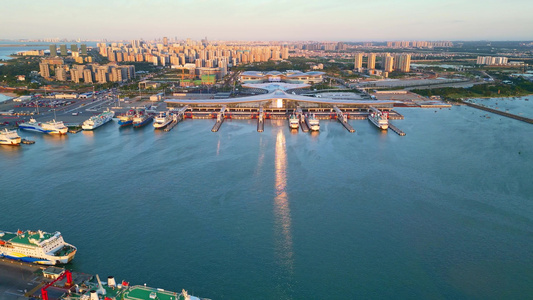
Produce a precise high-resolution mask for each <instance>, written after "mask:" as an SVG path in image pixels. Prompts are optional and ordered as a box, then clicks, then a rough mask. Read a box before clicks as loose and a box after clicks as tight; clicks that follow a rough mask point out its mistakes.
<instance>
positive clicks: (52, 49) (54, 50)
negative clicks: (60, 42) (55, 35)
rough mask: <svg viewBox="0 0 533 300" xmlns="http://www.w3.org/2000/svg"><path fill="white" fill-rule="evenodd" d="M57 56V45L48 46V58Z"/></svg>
mask: <svg viewBox="0 0 533 300" xmlns="http://www.w3.org/2000/svg"><path fill="white" fill-rule="evenodd" d="M56 55H57V45H56V44H52V45H50V56H56Z"/></svg>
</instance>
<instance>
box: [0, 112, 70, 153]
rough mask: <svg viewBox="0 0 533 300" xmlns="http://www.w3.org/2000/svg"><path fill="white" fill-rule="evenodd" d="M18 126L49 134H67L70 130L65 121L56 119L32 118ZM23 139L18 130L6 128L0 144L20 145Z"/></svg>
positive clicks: (0, 138)
mask: <svg viewBox="0 0 533 300" xmlns="http://www.w3.org/2000/svg"><path fill="white" fill-rule="evenodd" d="M18 126H19V128H20V129H23V130H28V131H34V132H40V133H48V134H66V133H67V131H68V127H67V126H65V124H63V122H60V121H56V120H52V121H48V122H37V121H36V120H35V119H34V118H31V119H30V121H28V122H25V123H20V124H19V125H18ZM22 141H23V140H22V138H21V137H20V136H19V135H18V133H17V131H16V130H8V129H7V128H6V129H4V130H2V131H0V145H12V146H18V145H20V143H22Z"/></svg>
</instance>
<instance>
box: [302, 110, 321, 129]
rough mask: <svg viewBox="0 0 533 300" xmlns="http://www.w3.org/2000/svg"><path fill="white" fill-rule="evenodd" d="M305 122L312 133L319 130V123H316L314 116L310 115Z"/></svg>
mask: <svg viewBox="0 0 533 300" xmlns="http://www.w3.org/2000/svg"><path fill="white" fill-rule="evenodd" d="M305 120H306V121H307V126H309V129H310V130H313V131H319V130H320V121H318V119H317V118H316V116H315V114H312V115H310V116H309V117H307V118H306V119H305Z"/></svg>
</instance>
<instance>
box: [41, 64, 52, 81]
mask: <svg viewBox="0 0 533 300" xmlns="http://www.w3.org/2000/svg"><path fill="white" fill-rule="evenodd" d="M39 73H40V74H41V76H42V77H44V78H50V67H49V66H48V64H45V63H40V64H39Z"/></svg>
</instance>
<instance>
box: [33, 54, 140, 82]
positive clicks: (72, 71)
mask: <svg viewBox="0 0 533 300" xmlns="http://www.w3.org/2000/svg"><path fill="white" fill-rule="evenodd" d="M39 74H40V75H41V76H42V77H44V78H45V79H48V80H51V79H55V80H56V81H72V82H74V83H80V82H84V83H108V82H126V81H129V80H131V79H133V78H135V66H133V65H121V66H119V65H116V64H107V65H99V64H87V65H75V64H74V65H73V64H65V63H64V60H63V59H62V58H60V57H50V58H43V59H42V60H41V63H39ZM52 74H54V75H52Z"/></svg>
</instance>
